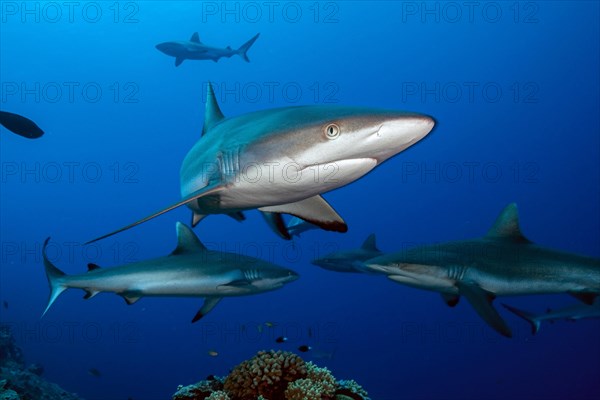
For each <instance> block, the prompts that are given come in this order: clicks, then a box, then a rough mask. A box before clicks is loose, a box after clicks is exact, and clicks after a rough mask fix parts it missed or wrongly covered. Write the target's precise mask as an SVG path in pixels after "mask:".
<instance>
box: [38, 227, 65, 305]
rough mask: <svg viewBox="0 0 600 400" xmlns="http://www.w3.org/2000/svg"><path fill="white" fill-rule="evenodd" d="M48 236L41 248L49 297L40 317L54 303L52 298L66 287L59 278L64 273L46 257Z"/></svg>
mask: <svg viewBox="0 0 600 400" xmlns="http://www.w3.org/2000/svg"><path fill="white" fill-rule="evenodd" d="M49 241H50V238H48V239H46V241H45V242H44V248H43V249H42V255H43V256H44V267H46V277H47V278H48V284H49V285H50V297H49V298H48V305H47V306H46V309H45V310H44V313H43V314H42V317H43V316H44V315H46V312H47V311H48V309H49V308H50V306H51V305H52V303H54V300H56V298H57V297H58V296H59V295H60V294H61V293H62V292H64V291H65V290H67V287H66V286H64V285H63V280H62V279H61V278H62V277H63V276H65V273H64V272H62V271H61V270H59V269H58V268H56V267H55V266H54V265H53V264H52V263H51V262H50V260H49V259H48V256H47V254H46V247H47V246H48V242H49Z"/></svg>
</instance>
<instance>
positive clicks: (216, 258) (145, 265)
mask: <svg viewBox="0 0 600 400" xmlns="http://www.w3.org/2000/svg"><path fill="white" fill-rule="evenodd" d="M176 227H177V240H178V244H177V247H176V248H175V250H174V251H173V252H172V253H171V254H170V255H168V256H166V257H160V258H156V259H152V260H147V261H141V262H136V263H132V264H126V265H122V266H118V267H112V268H106V269H104V268H100V267H98V266H96V265H93V264H90V265H89V266H88V269H89V270H88V272H87V273H84V274H80V275H65V274H64V273H63V272H61V271H60V270H59V269H58V268H56V267H55V266H54V265H52V263H51V262H50V260H49V259H48V257H47V255H46V247H47V244H48V241H49V239H50V238H48V239H47V240H46V243H45V244H44V250H43V256H44V265H45V267H46V275H47V277H48V282H49V284H50V288H51V293H50V298H49V300H48V305H47V307H46V310H45V311H44V314H46V312H47V311H48V309H49V308H50V306H51V305H52V303H54V301H55V300H56V298H57V297H58V296H59V295H60V294H61V293H62V292H63V291H65V290H66V289H69V288H77V289H83V290H84V291H85V292H86V295H85V297H84V298H85V299H88V298H91V297H93V296H95V295H96V294H98V293H100V292H114V293H116V294H118V295H120V296H122V297H123V298H124V299H125V301H126V302H127V304H133V303H135V302H136V301H138V300H139V299H140V298H141V297H143V296H177V297H204V298H205V301H204V304H203V306H202V308H201V309H200V311H198V313H197V314H196V316H195V317H194V319H193V320H192V322H196V321H197V320H199V319H200V318H201V317H203V316H204V315H206V314H207V313H208V312H209V311H210V310H212V308H213V307H214V306H215V305H216V304H217V303H218V302H219V301H220V300H221V299H222V298H223V297H231V296H246V295H252V294H257V293H262V292H267V291H271V290H275V289H278V288H280V287H282V286H283V285H284V284H286V283H289V282H292V281H294V280H296V279H297V278H298V274H296V273H295V272H294V271H292V270H289V269H286V268H282V267H279V266H277V265H274V264H271V263H268V262H266V261H262V260H259V259H256V258H252V257H248V256H244V255H240V254H233V253H225V252H220V251H212V250H208V249H207V248H206V247H205V246H204V245H203V244H202V243H201V242H200V240H199V239H198V238H197V237H196V235H195V234H194V232H192V230H191V229H190V228H188V227H187V226H186V225H184V224H182V223H180V222H178V223H177V226H176Z"/></svg>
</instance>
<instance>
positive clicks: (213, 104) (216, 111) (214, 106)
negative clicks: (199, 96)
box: [202, 82, 225, 135]
mask: <svg viewBox="0 0 600 400" xmlns="http://www.w3.org/2000/svg"><path fill="white" fill-rule="evenodd" d="M224 119H225V117H224V116H223V113H222V112H221V109H220V108H219V103H217V97H216V96H215V91H214V90H213V87H212V84H211V83H210V82H208V88H207V89H206V108H205V110H204V127H203V128H202V134H203V135H204V134H205V133H206V132H208V131H209V130H210V129H211V128H212V127H213V126H215V125H217V124H218V123H219V122H221V121H222V120H224Z"/></svg>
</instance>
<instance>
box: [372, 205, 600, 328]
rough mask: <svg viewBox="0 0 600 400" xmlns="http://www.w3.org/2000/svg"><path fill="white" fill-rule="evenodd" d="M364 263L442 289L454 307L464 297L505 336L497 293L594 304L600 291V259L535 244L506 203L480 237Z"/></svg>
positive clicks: (403, 281)
mask: <svg viewBox="0 0 600 400" xmlns="http://www.w3.org/2000/svg"><path fill="white" fill-rule="evenodd" d="M365 268H367V269H368V270H371V271H373V272H378V273H382V274H385V275H387V276H388V278H390V279H391V280H393V281H395V282H397V283H401V284H404V285H407V286H412V287H416V288H420V289H426V290H432V291H436V292H440V293H441V294H442V296H443V298H444V300H446V302H447V303H448V305H450V306H453V305H455V304H456V303H457V302H458V299H459V296H465V298H466V299H467V300H468V301H469V303H470V304H471V305H472V306H473V308H474V309H475V311H477V313H478V314H479V315H480V316H481V317H482V318H483V319H484V320H485V321H486V322H487V323H488V324H489V325H490V326H491V327H492V328H494V329H495V330H496V331H498V332H499V333H501V334H502V335H504V336H506V337H510V336H511V331H510V328H509V327H508V325H507V324H506V322H505V321H504V320H503V319H502V317H501V316H500V314H498V312H497V311H496V309H495V308H494V307H493V306H492V301H493V299H494V298H495V297H496V296H511V295H529V294H552V293H570V294H573V295H574V296H576V297H578V298H579V299H581V300H583V301H586V302H588V303H591V301H593V299H594V298H595V297H596V296H597V295H598V294H599V293H600V260H599V259H596V258H590V257H584V256H580V255H576V254H569V253H565V252H560V251H556V250H552V249H547V248H543V247H540V246H537V245H535V244H534V243H532V242H530V241H529V240H528V239H526V238H525V237H524V236H523V235H522V233H521V230H520V228H519V222H518V213H517V206H516V204H514V203H513V204H510V205H508V206H507V207H506V208H505V209H504V211H502V213H501V214H500V216H499V217H498V219H497V220H496V223H495V225H494V226H493V227H492V229H490V231H489V232H488V233H487V235H486V236H484V237H482V238H477V239H472V240H463V241H456V242H448V243H441V244H438V245H430V246H421V247H416V248H413V249H409V250H405V251H401V252H398V253H393V254H388V255H384V256H381V257H377V258H374V259H370V260H367V261H366V262H365Z"/></svg>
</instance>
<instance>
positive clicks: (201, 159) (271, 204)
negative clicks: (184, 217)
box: [88, 84, 434, 243]
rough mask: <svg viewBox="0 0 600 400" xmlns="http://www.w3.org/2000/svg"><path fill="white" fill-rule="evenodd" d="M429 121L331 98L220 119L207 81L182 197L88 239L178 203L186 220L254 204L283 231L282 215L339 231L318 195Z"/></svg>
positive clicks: (392, 150)
mask: <svg viewBox="0 0 600 400" xmlns="http://www.w3.org/2000/svg"><path fill="white" fill-rule="evenodd" d="M433 126H434V120H433V119H432V118H431V117H428V116H426V115H421V114H414V113H405V112H398V111H389V110H380V109H370V108H362V107H347V106H330V105H315V106H295V107H283V108H276V109H270V110H263V111H257V112H253V113H250V114H243V115H240V116H238V117H231V118H225V117H224V116H223V113H222V112H221V110H220V108H219V105H218V104H217V101H216V99H215V94H214V91H213V89H212V86H211V85H210V84H209V85H208V91H207V100H206V111H205V122H204V128H203V134H202V137H201V138H200V140H198V142H196V144H195V145H194V146H193V147H192V149H191V150H190V151H189V152H188V154H187V155H186V157H185V159H184V160H183V163H182V165H181V171H180V184H181V196H182V197H183V199H182V200H181V201H179V202H177V203H175V204H172V205H170V206H168V207H166V208H164V209H162V210H160V211H158V212H156V213H154V214H152V215H150V216H148V217H146V218H143V219H141V220H139V221H137V222H134V223H132V224H130V225H128V226H126V227H124V228H121V229H119V230H117V231H114V232H112V233H109V234H107V235H104V236H101V237H99V238H97V239H94V240H93V241H96V240H100V239H103V238H105V237H108V236H110V235H113V234H115V233H118V232H121V231H123V230H126V229H129V228H131V227H133V226H136V225H138V224H140V223H143V222H145V221H148V220H149V219H151V218H154V217H156V216H158V215H161V214H163V213H165V212H167V211H170V210H172V209H174V208H176V207H179V206H181V205H184V204H185V205H187V206H188V207H189V208H191V209H192V211H193V218H192V226H195V225H196V224H197V223H198V222H199V221H200V220H202V218H204V217H205V216H207V215H209V214H229V215H230V216H232V217H233V218H235V219H237V220H242V219H243V218H244V217H243V214H242V212H243V211H245V210H250V209H259V210H260V211H262V212H265V213H268V214H267V215H269V216H270V217H269V218H268V219H270V220H271V221H272V222H273V223H271V226H275V227H277V228H278V229H279V230H280V232H279V233H280V234H281V235H282V236H283V237H285V236H287V238H289V234H288V233H287V231H286V229H285V223H284V222H283V219H282V217H281V215H280V214H290V215H292V216H296V217H299V218H302V219H303V220H305V221H308V222H310V223H312V224H314V225H318V226H319V227H320V228H322V229H325V230H330V231H338V232H345V231H346V230H347V226H346V224H345V222H344V220H343V219H342V218H341V217H340V216H339V215H338V214H337V212H336V211H335V210H334V209H333V208H332V207H331V206H330V205H329V204H328V203H327V202H326V201H325V199H323V197H321V194H322V193H326V192H329V191H331V190H334V189H337V188H340V187H342V186H345V185H347V184H349V183H351V182H354V181H355V180H357V179H359V178H361V177H362V176H364V175H366V174H367V173H368V172H370V171H371V170H373V168H375V167H376V166H378V165H379V164H381V163H382V162H384V161H385V160H387V159H388V158H390V157H392V156H394V155H396V154H398V153H400V152H401V151H403V150H406V149H407V148H409V147H410V146H412V145H414V144H415V143H417V142H418V141H419V140H421V139H422V138H423V137H425V136H426V135H427V134H428V133H429V132H430V131H431V130H432V129H433ZM91 242H92V241H91ZM91 242H88V243H91Z"/></svg>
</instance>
